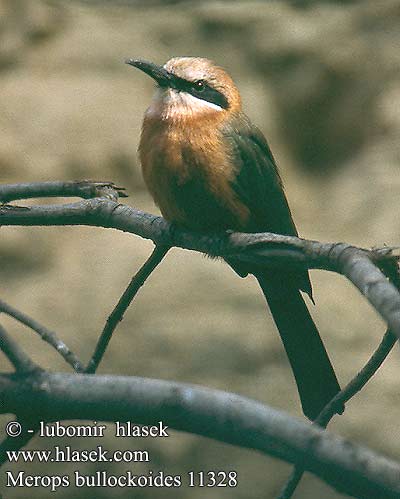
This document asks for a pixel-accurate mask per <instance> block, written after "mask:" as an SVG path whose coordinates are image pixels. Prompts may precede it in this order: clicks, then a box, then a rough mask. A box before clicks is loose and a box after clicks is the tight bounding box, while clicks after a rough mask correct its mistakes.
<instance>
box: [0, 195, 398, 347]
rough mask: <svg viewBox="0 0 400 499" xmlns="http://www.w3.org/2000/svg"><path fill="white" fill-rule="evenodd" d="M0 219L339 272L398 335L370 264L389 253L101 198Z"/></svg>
mask: <svg viewBox="0 0 400 499" xmlns="http://www.w3.org/2000/svg"><path fill="white" fill-rule="evenodd" d="M0 225H46V226H49V225H91V226H99V227H108V228H114V229H118V230H122V231H125V232H130V233H133V234H137V235H139V236H141V237H144V238H146V239H151V240H153V241H154V243H155V244H157V245H160V246H178V247H181V248H186V249H192V250H196V251H201V252H203V253H207V254H211V255H214V256H222V257H230V258H232V256H233V257H234V258H235V259H238V260H241V261H247V262H253V263H257V264H259V265H264V266H266V267H275V268H276V267H282V266H284V267H285V268H290V267H293V268H299V267H300V268H314V269H315V268H318V269H325V270H331V271H334V272H339V273H341V274H343V275H345V276H346V277H347V278H348V279H350V280H351V281H352V282H353V284H354V285H355V286H356V287H357V288H358V289H359V290H360V291H361V293H362V294H364V296H365V297H366V298H367V299H368V300H369V301H370V303H371V304H372V305H373V306H374V308H375V309H376V310H377V311H378V313H379V314H380V315H381V316H382V318H383V319H384V320H385V321H386V323H387V325H388V327H389V328H390V329H391V330H392V331H393V333H394V334H395V335H396V336H397V337H398V338H400V294H399V292H398V290H397V289H396V287H395V286H394V285H393V284H392V283H391V282H389V281H388V279H387V278H386V276H385V275H384V274H383V273H382V272H381V270H379V268H378V267H377V266H376V265H375V264H374V262H378V261H379V260H384V259H387V258H389V257H388V255H380V254H379V253H377V252H374V251H367V250H364V249H361V248H356V247H354V246H350V245H347V244H331V243H320V242H317V241H308V240H305V239H299V238H297V237H291V236H281V235H277V234H270V233H264V234H247V233H238V232H236V233H230V234H228V233H220V234H209V233H208V234H202V233H196V232H191V231H185V230H182V229H179V228H176V227H172V226H171V225H170V224H168V223H167V222H166V221H165V220H164V219H163V218H161V217H156V216H154V215H150V214H148V213H144V212H141V211H138V210H135V209H134V208H131V207H129V206H126V205H121V204H118V203H116V202H114V201H110V200H107V199H87V200H83V201H80V202H77V203H72V204H65V205H48V206H35V207H30V208H28V209H25V208H24V209H19V208H18V207H14V208H13V207H10V206H4V207H0Z"/></svg>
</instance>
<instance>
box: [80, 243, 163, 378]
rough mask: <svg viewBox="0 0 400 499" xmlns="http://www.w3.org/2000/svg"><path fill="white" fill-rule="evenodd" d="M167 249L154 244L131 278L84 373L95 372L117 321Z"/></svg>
mask: <svg viewBox="0 0 400 499" xmlns="http://www.w3.org/2000/svg"><path fill="white" fill-rule="evenodd" d="M168 249H169V248H167V247H164V246H156V247H155V248H154V250H153V252H152V254H151V255H150V256H149V258H148V259H147V261H146V262H145V263H144V265H143V266H142V267H141V268H140V269H139V271H138V272H137V273H136V274H135V275H134V277H133V278H132V280H131V282H130V283H129V286H128V287H127V288H126V290H125V291H124V293H123V295H122V296H121V298H120V299H119V301H118V303H117V305H116V307H115V308H114V310H113V311H112V312H111V314H110V316H109V317H108V319H107V322H106V325H105V326H104V329H103V332H102V333H101V336H100V338H99V341H98V343H97V346H96V349H95V351H94V354H93V356H92V358H91V359H90V361H89V363H88V366H87V367H86V370H85V372H86V373H95V372H96V370H97V368H98V366H99V364H100V362H101V359H102V358H103V355H104V353H105V351H106V348H107V345H108V343H109V341H110V339H111V336H112V334H113V332H114V331H115V328H116V327H117V325H118V323H119V322H120V321H122V319H123V316H124V313H125V312H126V310H127V308H128V307H129V305H130V304H131V302H132V300H133V299H134V297H135V296H136V294H137V292H138V291H139V289H140V288H141V287H142V286H143V284H144V283H145V281H146V279H147V278H148V277H149V276H150V274H151V273H152V272H153V270H154V269H155V268H156V267H157V265H158V264H159V263H160V262H161V260H162V259H163V258H164V256H165V254H166V253H167V251H168Z"/></svg>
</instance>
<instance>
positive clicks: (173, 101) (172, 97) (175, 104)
mask: <svg viewBox="0 0 400 499" xmlns="http://www.w3.org/2000/svg"><path fill="white" fill-rule="evenodd" d="M211 110H214V111H222V110H223V108H222V107H221V106H218V105H217V104H214V103H213V102H208V101H206V100H203V99H199V98H198V97H195V96H194V95H192V94H189V93H187V92H182V91H181V92H179V91H177V90H174V89H171V88H166V89H164V88H158V89H157V91H156V93H155V94H154V97H153V100H152V103H151V105H150V107H149V108H148V110H147V112H146V114H147V115H152V116H159V117H160V118H162V119H169V118H171V119H172V118H178V117H188V116H195V115H196V114H197V115H199V114H204V113H207V112H208V113H209V112H210V111H211Z"/></svg>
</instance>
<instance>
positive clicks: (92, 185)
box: [0, 180, 127, 203]
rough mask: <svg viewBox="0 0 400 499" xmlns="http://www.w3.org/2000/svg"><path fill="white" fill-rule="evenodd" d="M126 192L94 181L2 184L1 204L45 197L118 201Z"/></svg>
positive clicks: (108, 183)
mask: <svg viewBox="0 0 400 499" xmlns="http://www.w3.org/2000/svg"><path fill="white" fill-rule="evenodd" d="M124 191H125V189H124V188H123V187H117V186H116V185H115V184H114V183H113V182H96V181H92V180H78V181H74V180H71V181H50V182H32V183H25V184H0V203H9V202H10V201H16V200H17V199H30V198H45V197H46V198H47V197H79V198H83V199H90V198H104V199H113V200H115V201H116V200H117V199H118V197H127V194H125V192H124Z"/></svg>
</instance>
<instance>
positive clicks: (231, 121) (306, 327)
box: [125, 57, 343, 420]
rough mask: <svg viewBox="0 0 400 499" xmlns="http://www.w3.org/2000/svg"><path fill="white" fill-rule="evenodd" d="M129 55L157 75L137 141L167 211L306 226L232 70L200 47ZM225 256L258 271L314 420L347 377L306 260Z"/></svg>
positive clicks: (203, 221) (220, 226) (196, 220)
mask: <svg viewBox="0 0 400 499" xmlns="http://www.w3.org/2000/svg"><path fill="white" fill-rule="evenodd" d="M125 62H126V63H127V64H129V65H131V66H133V67H135V68H137V69H139V70H141V71H143V72H144V73H146V74H147V75H148V76H150V77H151V78H152V79H153V80H155V82H156V91H155V93H154V96H153V98H152V100H151V103H150V106H149V107H148V109H147V110H146V112H145V115H144V120H143V126H142V132H141V137H140V144H139V150H138V151H139V156H140V162H141V167H142V173H143V177H144V181H145V184H146V186H147V188H148V190H149V192H150V194H151V195H152V197H153V199H154V201H155V203H156V205H158V207H159V209H160V211H161V213H162V215H163V217H164V218H165V219H166V220H167V221H169V222H171V223H172V224H174V225H175V226H179V227H182V228H186V229H190V230H194V231H241V232H273V233H278V234H283V235H289V236H298V232H297V229H296V226H295V224H294V221H293V218H292V215H291V211H290V208H289V205H288V201H287V198H286V195H285V192H284V188H283V184H282V180H281V177H280V174H279V172H278V168H277V164H276V162H275V159H274V156H273V155H272V152H271V149H270V147H269V145H268V142H267V140H266V138H265V137H264V135H263V133H262V132H261V131H260V130H259V128H257V127H256V126H255V125H254V124H253V123H252V122H251V121H250V119H249V118H248V117H247V116H246V114H245V113H244V112H243V110H242V104H241V96H240V92H239V90H238V88H237V86H236V85H235V83H234V81H233V79H232V78H231V76H230V75H229V74H228V73H227V72H226V71H225V70H224V69H223V68H222V67H220V66H218V65H217V64H215V63H214V62H213V61H210V60H209V59H206V58H202V57H173V58H172V59H170V60H168V61H167V62H166V63H165V64H164V65H157V64H155V63H153V62H148V61H145V60H141V59H127V60H126V61H125ZM226 260H227V263H228V264H229V265H230V266H231V267H232V268H233V269H234V270H235V271H236V273H237V274H238V275H239V276H241V277H245V276H247V275H248V274H253V275H254V276H255V278H256V279H257V281H258V282H259V284H260V287H261V290H262V292H263V294H264V296H265V298H266V301H267V303H268V305H269V309H270V311H271V313H272V316H273V319H274V321H275V324H276V326H277V329H278V331H279V334H280V337H281V340H282V342H283V346H284V348H285V350H286V353H287V356H288V359H289V363H290V365H291V368H292V371H293V374H294V378H295V381H296V384H297V388H298V392H299V396H300V402H301V405H302V409H303V413H304V414H305V416H307V417H308V418H309V419H311V420H315V418H316V417H317V416H318V414H319V413H320V411H321V410H322V409H323V408H324V407H325V405H326V404H327V403H328V402H329V401H330V400H331V399H332V398H333V397H334V396H335V395H336V394H337V393H338V392H339V391H340V386H339V383H338V380H337V378H336V375H335V371H334V369H333V367H332V364H331V362H330V359H329V357H328V354H327V352H326V349H325V347H324V344H323V342H322V340H321V337H320V335H319V332H318V329H317V327H316V325H315V323H314V321H313V319H312V317H311V315H310V312H309V310H308V307H307V305H306V303H305V301H304V298H303V296H302V294H301V291H303V292H305V293H306V294H308V295H309V296H310V298H311V299H312V300H313V297H312V288H311V282H310V278H309V273H308V270H289V269H284V268H279V269H273V270H272V269H270V268H269V269H267V268H265V267H263V266H261V265H254V264H248V263H243V262H239V261H238V260H235V258H233V257H230V258H229V259H226ZM338 410H339V411H340V408H339V409H338ZM342 410H343V407H342ZM342 410H341V411H342Z"/></svg>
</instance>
